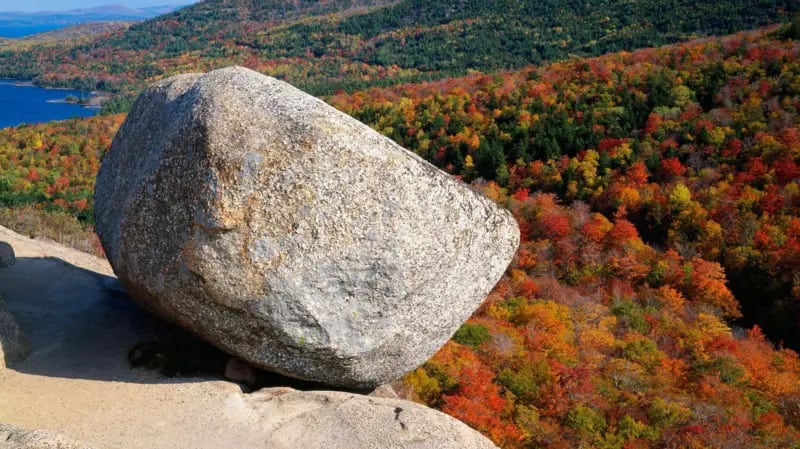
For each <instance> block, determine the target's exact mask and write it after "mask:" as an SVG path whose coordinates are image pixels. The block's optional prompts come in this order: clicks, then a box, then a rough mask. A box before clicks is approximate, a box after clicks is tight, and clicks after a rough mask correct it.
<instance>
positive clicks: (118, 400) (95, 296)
mask: <svg viewBox="0 0 800 449" xmlns="http://www.w3.org/2000/svg"><path fill="white" fill-rule="evenodd" d="M0 237H2V238H4V239H7V241H9V242H11V243H12V244H13V246H14V249H15V250H16V251H17V254H18V256H19V259H18V262H17V264H16V265H14V266H13V267H11V268H9V269H6V270H0V291H1V292H2V293H3V295H4V296H5V298H6V300H7V305H8V308H9V310H11V311H12V312H14V314H15V315H16V316H17V317H18V322H19V325H20V327H21V328H22V329H23V330H24V331H25V332H26V334H27V335H28V337H29V341H30V345H31V351H30V355H29V356H28V357H27V358H26V359H25V360H23V361H21V362H19V363H16V364H14V365H13V367H12V368H11V369H5V370H0V422H2V423H7V424H10V425H11V426H15V427H18V428H24V429H43V430H45V431H47V432H56V433H59V434H62V435H65V436H69V437H71V438H74V439H76V440H77V441H81V442H83V443H85V444H87V445H90V446H93V447H97V448H102V449H185V448H193V449H219V448H242V449H279V448H285V447H291V448H307V449H315V448H319V449H323V448H324V449H327V448H345V447H346V448H348V449H361V448H392V447H403V448H418V449H439V448H456V447H458V448H462V447H463V448H492V449H493V448H494V446H493V445H492V444H491V443H490V442H489V441H488V440H486V439H485V438H484V437H482V436H481V435H480V434H478V433H477V432H475V431H473V430H471V429H470V428H468V427H467V426H466V425H464V424H461V423H460V422H458V421H457V420H455V419H454V418H451V417H448V416H446V415H444V414H442V413H439V412H436V411H434V410H430V409H427V408H425V407H423V406H421V405H417V404H413V403H411V402H408V401H403V400H400V399H398V398H391V399H389V400H387V399H379V398H374V397H367V396H360V395H355V394H350V393H339V392H328V391H320V392H300V391H297V390H293V389H289V388H268V389H262V390H259V391H257V392H255V393H251V394H244V393H243V392H242V388H240V386H239V385H237V384H235V383H232V382H226V381H223V380H222V379H221V377H220V376H221V373H220V376H217V377H202V378H196V377H191V378H186V377H180V376H179V377H172V378H169V377H164V376H161V375H159V374H158V373H157V372H156V371H151V370H143V369H131V368H130V366H129V365H128V363H127V358H128V351H129V350H130V349H131V348H132V347H134V346H135V345H136V343H137V342H140V341H143V340H146V339H148V338H152V337H153V336H155V335H162V334H164V333H165V332H167V331H169V330H173V331H177V330H176V329H174V328H173V327H169V326H167V325H166V324H164V323H162V322H159V321H158V320H155V319H154V318H153V317H152V315H150V314H148V313H145V312H144V311H142V310H141V308H140V307H139V306H137V305H136V304H134V303H132V302H131V301H129V300H127V299H126V298H122V297H120V293H119V292H118V291H117V290H116V288H109V287H112V286H113V285H114V283H115V280H114V279H113V278H112V277H110V276H107V274H108V273H110V271H111V269H110V267H109V266H108V265H107V263H106V262H105V261H103V260H101V259H97V258H95V257H93V256H90V255H88V254H82V253H79V252H78V251H75V250H71V249H69V248H65V247H63V246H61V245H58V244H55V243H52V242H41V241H37V240H32V239H29V238H27V237H24V236H21V235H18V234H14V233H12V232H10V231H8V230H6V229H5V228H2V227H0ZM42 279H51V280H52V281H51V282H50V285H45V286H43V285H42V284H43V283H42ZM187 338H190V337H189V336H187ZM198 343H199V342H198ZM398 409H402V410H398ZM404 426H405V429H404V428H403V427H404ZM18 428H14V429H11V428H10V427H7V426H0V448H2V449H6V448H14V449H17V448H23V447H24V448H41V447H44V448H73V447H81V446H80V445H77V446H75V445H70V444H72V443H69V442H67V441H65V440H63V439H59V437H55V438H54V439H53V440H50V439H49V438H44V435H43V433H41V432H39V431H35V432H27V431H22V430H19V429H18ZM40 435H41V436H42V437H41V438H40V437H39V436H40ZM46 441H58V442H59V443H60V444H62V446H41V445H39V446H37V445H36V444H39V443H42V442H46ZM293 443H294V444H293ZM348 444H349V445H348Z"/></svg>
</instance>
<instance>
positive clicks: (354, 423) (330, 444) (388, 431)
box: [242, 388, 497, 449]
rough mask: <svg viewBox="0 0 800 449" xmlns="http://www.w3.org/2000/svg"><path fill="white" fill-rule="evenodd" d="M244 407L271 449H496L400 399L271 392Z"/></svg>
mask: <svg viewBox="0 0 800 449" xmlns="http://www.w3.org/2000/svg"><path fill="white" fill-rule="evenodd" d="M242 407H243V408H245V409H248V410H251V411H252V412H254V413H253V415H254V416H259V420H258V423H257V427H258V428H259V429H260V432H258V433H263V434H264V436H261V435H259V438H262V439H263V440H262V441H265V443H266V444H263V445H261V444H259V445H257V446H256V445H254V446H253V447H264V448H268V449H295V448H306V449H354V448H381V449H497V447H496V446H495V445H494V444H492V442H491V441H490V440H488V439H487V438H486V437H484V436H483V435H481V434H480V433H478V432H476V431H475V430H473V429H471V428H469V426H467V425H466V424H464V423H462V422H461V421H458V420H457V419H455V418H452V417H450V416H448V415H445V414H444V413H442V412H439V411H436V410H433V409H430V408H428V407H425V406H422V405H419V404H415V403H413V402H410V401H404V400H401V399H388V398H379V397H372V396H361V395H357V394H351V393H342V392H334V391H308V392H302V391H296V390H292V389H290V388H269V389H264V390H260V391H258V392H256V393H252V394H250V395H247V396H246V397H245V398H244V401H243V404H242Z"/></svg>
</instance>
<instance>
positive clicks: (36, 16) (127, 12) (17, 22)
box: [0, 5, 182, 37]
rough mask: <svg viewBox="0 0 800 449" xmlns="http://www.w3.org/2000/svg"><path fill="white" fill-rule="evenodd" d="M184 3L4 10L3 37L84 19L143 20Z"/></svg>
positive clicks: (0, 15)
mask: <svg viewBox="0 0 800 449" xmlns="http://www.w3.org/2000/svg"><path fill="white" fill-rule="evenodd" d="M181 7H182V5H162V6H151V7H147V8H136V9H133V8H128V7H126V6H123V5H105V6H98V7H94V8H84V9H75V10H71V11H36V12H22V11H10V12H0V37H24V36H28V35H32V34H38V33H39V32H43V31H49V30H53V29H58V28H63V27H67V26H71V25H77V24H82V23H93V22H120V21H122V22H126V21H127V22H133V21H142V20H147V19H150V18H153V17H156V16H160V15H163V14H167V13H170V12H173V11H175V10H177V9H179V8H181Z"/></svg>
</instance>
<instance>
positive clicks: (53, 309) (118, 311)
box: [0, 257, 331, 392]
mask: <svg viewBox="0 0 800 449" xmlns="http://www.w3.org/2000/svg"><path fill="white" fill-rule="evenodd" d="M0 295H1V296H3V297H5V299H6V302H7V306H8V310H9V311H10V312H11V314H12V315H13V316H14V317H15V318H16V321H17V322H18V324H19V327H20V328H21V329H22V333H23V334H25V335H26V336H27V339H28V341H29V343H30V353H29V355H28V357H27V358H25V359H24V360H22V361H18V362H16V363H11V364H9V368H10V369H12V370H15V371H19V372H23V373H28V374H34V375H39V376H50V377H63V378H75V379H91V380H100V381H109V382H112V381H113V382H136V383H175V382H197V381H203V380H208V379H216V380H219V379H223V378H226V377H227V378H228V379H229V380H231V381H233V382H236V383H238V384H240V385H241V387H242V390H243V391H245V392H250V391H255V390H258V389H260V388H264V387H277V386H286V387H291V388H294V389H297V390H320V389H327V390H330V389H331V388H330V387H327V386H325V385H322V384H319V383H316V382H309V381H303V380H298V379H292V378H289V377H285V376H282V375H280V374H275V373H270V372H267V371H263V370H260V369H257V368H254V367H251V366H249V365H247V364H246V363H244V362H241V361H238V360H237V359H234V358H232V357H230V356H229V355H228V354H226V353H224V352H222V351H221V350H219V349H217V348H216V347H214V346H212V345H210V344H208V343H206V342H205V341H203V340H201V339H199V338H197V337H195V336H194V335H191V334H189V333H188V332H185V331H183V330H182V329H180V328H177V327H175V326H173V325H171V324H169V323H165V322H163V321H162V320H160V319H158V318H156V317H154V316H152V315H150V314H149V313H148V312H147V311H146V310H144V309H143V308H141V307H140V306H139V305H137V304H136V303H134V302H133V301H131V300H130V298H128V295H127V294H126V293H125V290H124V289H123V288H122V286H121V285H120V284H119V282H118V281H117V279H116V278H114V277H111V276H105V275H103V274H99V273H96V272H94V271H90V270H86V269H83V268H80V267H77V266H74V265H71V264H69V263H67V262H64V261H63V260H61V259H58V258H54V257H48V258H26V257H22V258H18V259H17V263H16V264H15V265H14V266H13V267H9V268H7V269H3V270H0Z"/></svg>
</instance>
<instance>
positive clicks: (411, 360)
mask: <svg viewBox="0 0 800 449" xmlns="http://www.w3.org/2000/svg"><path fill="white" fill-rule="evenodd" d="M95 211H96V213H95V214H96V222H97V229H98V233H99V235H100V239H101V241H102V243H103V247H104V249H105V251H106V254H107V255H108V258H109V260H110V262H111V265H112V266H113V267H114V271H115V273H116V274H117V275H118V277H119V279H120V281H121V282H122V284H123V285H124V286H125V288H126V289H127V290H128V292H129V293H130V294H131V295H132V296H133V297H134V298H135V299H136V300H137V301H138V302H140V303H141V304H143V305H144V306H145V307H146V308H147V309H149V310H150V311H152V312H154V313H156V314H158V315H160V316H162V317H165V318H167V319H169V320H171V321H173V322H175V323H177V324H179V325H181V326H182V327H184V328H186V329H188V330H190V331H191V332H193V333H195V334H197V335H199V336H201V337H202V338H204V339H206V340H207V341H209V342H211V343H213V344H215V345H217V346H219V347H220V348H222V349H224V350H225V351H227V352H229V353H231V354H233V355H235V356H237V357H239V358H241V359H243V360H246V361H247V362H249V363H252V364H254V365H256V366H259V367H261V368H265V369H268V370H272V371H275V372H278V373H281V374H284V375H287V376H292V377H297V378H302V379H306V380H313V381H319V382H325V383H327V384H331V385H337V386H344V387H351V388H369V387H374V386H377V385H380V384H381V383H385V382H386V381H389V380H392V379H395V378H397V377H399V376H401V375H402V374H404V373H405V372H407V371H409V370H411V369H414V368H415V367H417V366H418V365H420V364H421V363H423V362H424V361H425V360H426V359H427V358H429V357H430V356H431V355H433V353H434V352H435V351H436V350H438V349H439V348H440V347H441V345H443V344H444V343H445V342H446V341H447V339H448V338H449V337H450V336H451V335H452V334H453V333H454V332H455V330H456V329H457V328H458V327H459V326H460V325H461V324H462V323H463V322H464V321H465V320H466V319H467V318H468V317H469V316H470V314H471V313H473V311H474V310H475V309H476V308H477V307H478V305H479V304H480V303H481V302H482V301H483V299H484V298H485V296H486V295H487V294H488V292H489V291H490V289H491V288H492V287H493V286H494V284H495V283H496V282H497V280H498V279H499V278H500V276H501V275H502V273H503V271H504V270H505V268H506V266H507V265H508V263H509V262H510V260H511V257H512V256H513V254H514V252H515V250H516V248H517V245H518V243H519V230H518V227H517V224H516V222H515V221H514V219H513V217H512V216H511V214H510V213H508V212H507V211H505V210H503V209H501V208H499V207H498V206H496V205H495V204H494V203H493V202H492V201H490V200H488V199H487V198H485V197H483V196H481V195H480V194H478V193H475V192H473V191H472V190H470V189H469V188H468V187H467V186H465V185H463V184H461V183H460V182H458V181H456V180H454V179H452V178H450V177H449V176H448V175H446V174H445V173H443V172H440V171H438V170H437V169H436V168H434V167H433V166H432V165H430V164H428V163H427V162H425V161H424V160H422V159H421V158H419V157H417V156H416V155H414V154H412V153H410V152H408V151H407V150H405V149H403V148H401V147H399V146H398V145H397V144H395V143H394V142H392V141H390V140H388V139H386V138H385V137H383V136H381V135H379V134H378V133H376V132H375V131H373V130H371V129H370V128H368V127H367V126H365V125H364V124H362V123H360V122H358V121H356V120H354V119H352V118H350V117H348V116H347V115H345V114H343V113H341V112H339V111H337V110H335V109H334V108H332V107H330V106H329V105H327V104H325V103H324V102H322V101H320V100H318V99H316V98H313V97H311V96H309V95H307V94H305V93H303V92H301V91H299V90H297V89H295V88H293V87H291V86H289V85H288V84H286V83H283V82H281V81H278V80H275V79H272V78H269V77H266V76H263V75H260V74H258V73H256V72H253V71H250V70H247V69H243V68H228V69H222V70H217V71H214V72H211V73H208V74H205V75H197V74H194V75H180V76H176V77H173V78H169V79H167V80H164V81H161V82H159V83H157V84H155V85H153V86H152V87H150V88H149V89H147V90H146V91H145V92H144V93H143V94H142V95H141V96H140V98H139V99H138V100H137V101H136V104H135V105H134V107H133V110H132V111H131V113H130V115H129V116H128V118H127V120H126V122H125V124H124V125H123V126H122V128H121V129H120V131H119V133H118V134H117V136H116V138H115V140H114V142H113V144H112V147H111V150H110V152H109V154H108V155H107V157H106V159H105V160H104V161H103V165H102V168H101V171H100V174H99V176H98V179H97V187H96V191H95Z"/></svg>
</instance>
